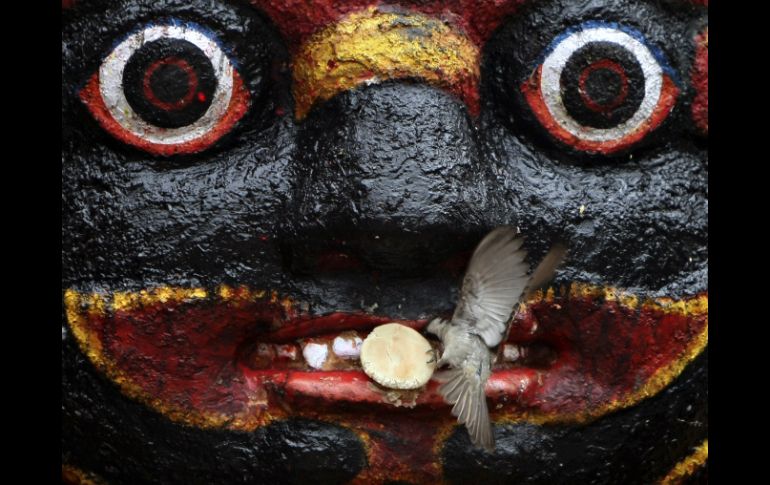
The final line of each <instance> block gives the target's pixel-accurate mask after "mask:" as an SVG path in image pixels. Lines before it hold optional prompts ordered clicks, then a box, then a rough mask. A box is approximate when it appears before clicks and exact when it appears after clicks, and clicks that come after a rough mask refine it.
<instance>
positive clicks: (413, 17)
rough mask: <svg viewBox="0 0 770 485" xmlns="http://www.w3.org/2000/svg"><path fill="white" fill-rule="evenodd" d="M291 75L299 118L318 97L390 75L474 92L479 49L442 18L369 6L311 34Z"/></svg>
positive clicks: (394, 77)
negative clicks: (381, 9)
mask: <svg viewBox="0 0 770 485" xmlns="http://www.w3.org/2000/svg"><path fill="white" fill-rule="evenodd" d="M293 76H294V86H293V93H294V100H295V103H296V116H297V118H298V119H302V118H304V117H305V116H306V115H307V113H308V112H309V111H310V109H311V107H312V106H313V104H315V103H316V102H319V101H325V100H328V99H330V98H331V97H333V96H334V95H336V94H337V93H340V92H343V91H346V90H349V89H352V88H354V87H356V86H358V85H359V84H363V83H373V82H382V81H385V80H388V79H406V78H416V79H420V80H422V81H424V82H426V83H428V84H430V85H434V86H437V87H441V88H444V89H447V90H448V91H450V92H455V93H457V94H459V95H460V96H463V93H466V94H467V93H473V92H475V89H476V83H477V80H478V78H479V49H478V48H477V47H476V45H475V44H474V43H473V42H471V40H470V39H469V38H468V37H466V36H465V35H462V34H461V33H459V32H457V31H456V30H454V29H452V28H451V27H450V26H448V25H447V24H446V23H444V22H442V21H440V20H437V19H434V18H431V17H428V16H425V15H422V14H417V13H408V14H406V13H394V12H382V11H380V10H379V9H377V8H376V7H369V8H367V9H366V10H363V11H360V12H356V13H353V14H351V15H349V16H347V17H345V18H343V19H342V20H340V21H339V22H337V23H336V24H334V25H331V26H329V27H327V28H326V29H324V30H322V31H320V32H318V33H317V34H315V35H314V36H313V37H311V38H310V39H309V40H308V41H307V42H306V43H305V44H304V45H303V46H302V48H301V49H300V51H299V52H298V53H297V55H296V56H295V58H294V63H293ZM466 101H467V100H466Z"/></svg>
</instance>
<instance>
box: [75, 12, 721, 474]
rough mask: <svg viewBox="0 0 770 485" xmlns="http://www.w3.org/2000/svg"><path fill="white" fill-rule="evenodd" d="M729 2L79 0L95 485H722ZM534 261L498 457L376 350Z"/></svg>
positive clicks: (513, 349) (79, 367)
mask: <svg viewBox="0 0 770 485" xmlns="http://www.w3.org/2000/svg"><path fill="white" fill-rule="evenodd" d="M707 15H708V7H707V1H706V0H701V1H696V0H668V1H643V0H640V1H631V0H617V1H614V0H597V1H591V2H578V1H567V0H543V1H536V2H534V1H532V2H529V1H525V0H499V1H495V2H492V1H485V0H449V1H445V2H441V1H432V0H422V1H408V0H403V1H399V0H394V1H393V2H372V1H369V0H351V1H347V2H334V1H331V0H303V1H300V0H251V2H248V1H239V2H220V1H208V0H184V1H182V0H162V1H157V0H153V1H150V0H125V1H110V2H106V1H86V0H76V1H74V2H73V1H69V2H63V27H62V28H63V32H62V70H63V73H62V80H63V84H62V120H63V134H62V203H63V214H62V241H63V254H62V298H63V321H62V420H63V422H62V460H63V464H64V465H63V476H64V479H65V481H68V482H71V483H78V482H83V483H87V480H97V481H98V480H101V481H104V482H106V483H114V484H119V483H132V484H133V483H164V484H165V483H263V482H264V483H307V482H318V483H338V482H340V483H342V482H348V481H354V482H355V483H415V484H416V483H435V482H451V483H498V482H500V483H608V484H610V483H612V484H614V483H627V484H631V483H640V484H646V483H656V482H658V481H664V482H670V481H681V480H689V481H690V482H693V483H696V482H700V481H705V478H706V474H707V465H706V458H707V455H708V403H707V397H708V382H707V377H708V348H707V344H708V280H707V276H708V275H707V262H708V252H707V234H708V221H707V212H708V191H707V179H708V158H707V136H708V80H707V74H708V18H707ZM501 224H511V225H514V226H517V227H519V228H520V230H521V232H522V233H524V234H525V235H526V236H527V240H526V242H525V245H526V247H527V249H528V251H529V255H530V257H531V262H533V263H534V262H537V261H539V260H540V258H541V257H542V256H543V255H544V254H545V253H546V251H547V250H548V248H549V247H550V245H551V244H552V243H553V242H554V241H556V240H562V241H565V242H567V244H568V245H569V248H570V252H569V256H568V259H567V261H566V262H565V264H564V265H563V266H562V267H561V268H560V269H559V270H558V272H557V274H556V278H555V280H554V281H553V284H552V285H551V286H550V287H549V288H546V289H544V290H543V291H541V292H540V293H538V294H537V295H536V296H535V297H534V298H533V299H531V300H529V301H527V302H526V303H525V304H524V305H523V306H522V308H521V310H520V311H519V312H518V314H517V315H516V317H515V319H514V322H513V324H512V330H511V332H510V336H509V338H508V340H507V342H506V343H505V345H504V346H502V347H501V348H500V353H499V359H498V361H497V363H496V366H495V369H494V372H493V375H492V377H491V378H490V381H489V383H488V385H487V389H486V393H487V399H488V403H489V407H490V413H491V417H492V420H493V422H494V434H495V438H496V441H497V448H496V450H495V451H494V453H485V452H483V451H481V450H477V449H475V448H473V447H472V446H471V444H470V442H469V440H468V436H467V434H466V431H465V429H464V428H463V427H462V426H457V423H456V422H455V419H454V418H453V417H452V416H451V414H450V412H449V407H448V406H447V405H445V404H444V403H443V402H442V401H441V398H440V396H439V395H438V394H437V392H436V383H435V382H431V383H429V384H428V385H427V387H426V388H424V389H420V390H417V391H403V392H397V391H388V390H385V389H382V388H379V387H377V386H376V385H374V384H373V383H372V382H371V381H370V380H369V379H368V378H367V377H366V375H365V374H364V373H363V372H362V370H361V367H360V364H359V362H358V360H357V358H356V355H357V352H358V348H359V346H360V342H361V339H363V338H364V337H365V336H366V334H367V333H368V332H369V331H370V330H371V329H372V328H373V327H374V326H376V325H378V324H381V323H385V322H390V321H397V322H402V323H404V324H406V325H410V326H412V327H415V328H418V329H419V328H421V327H422V326H424V325H425V323H426V322H427V320H428V319H429V318H430V317H433V316H436V315H446V314H448V313H450V312H451V311H452V309H453V308H454V304H455V299H456V296H457V290H458V287H459V286H460V282H461V281H460V280H461V277H462V273H463V270H464V268H465V265H466V264H467V261H468V257H469V255H470V251H471V250H472V248H473V247H474V245H475V244H476V243H477V242H478V241H479V240H480V239H481V237H482V236H483V235H484V234H485V233H486V232H488V231H489V230H490V229H491V228H493V227H496V226H498V225H501Z"/></svg>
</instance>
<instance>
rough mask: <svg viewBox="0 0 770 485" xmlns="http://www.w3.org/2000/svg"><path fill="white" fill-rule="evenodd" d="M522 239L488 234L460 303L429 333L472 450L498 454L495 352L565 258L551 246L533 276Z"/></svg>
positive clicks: (442, 389)
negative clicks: (493, 408)
mask: <svg viewBox="0 0 770 485" xmlns="http://www.w3.org/2000/svg"><path fill="white" fill-rule="evenodd" d="M523 243H524V237H523V236H521V235H520V234H519V231H518V230H517V229H516V228H514V227H512V226H500V227H497V228H496V229H494V230H492V231H491V232H490V233H489V234H487V235H486V236H485V237H484V239H483V240H482V241H481V242H480V243H479V245H478V246H477V247H476V249H475V250H474V252H473V255H472V256H471V259H470V262H469V264H468V269H467V270H466V272H465V276H464V277H463V282H462V287H461V290H460V294H459V298H458V303H457V306H456V308H455V311H454V313H453V315H452V317H451V319H449V320H445V319H443V318H440V317H437V318H434V319H432V320H431V321H430V322H429V323H428V325H427V327H426V330H427V332H429V333H432V334H433V335H435V336H437V337H438V338H439V340H440V341H441V343H442V347H443V351H442V352H441V357H440V358H438V359H436V356H437V354H435V355H434V357H433V358H432V359H431V360H430V361H429V362H435V363H436V365H435V368H436V369H438V368H440V367H442V366H444V365H448V366H449V369H448V370H446V371H444V372H442V373H440V374H438V373H437V374H436V377H437V380H439V381H441V382H442V384H441V385H440V386H439V388H438V392H439V394H441V396H442V397H443V399H444V401H445V402H446V403H448V404H450V405H453V407H452V415H454V416H456V417H457V421H458V423H459V424H464V425H465V427H466V428H467V430H468V435H469V437H470V439H471V442H472V443H473V445H474V446H475V447H477V448H483V449H485V450H486V451H489V452H491V451H493V450H494V448H495V441H494V435H493V433H492V424H491V422H490V419H489V410H488V408H487V400H486V395H485V394H484V386H485V384H486V382H487V380H488V379H489V376H490V375H491V373H492V364H493V363H494V359H495V355H496V352H495V349H496V348H497V346H498V345H500V343H501V342H502V341H503V340H504V339H505V338H507V335H508V331H509V329H510V322H512V321H513V318H512V317H513V316H514V315H515V311H516V310H518V307H519V304H520V303H521V302H522V301H524V300H525V299H526V298H527V297H528V296H529V295H530V294H531V293H532V292H533V291H534V290H536V289H537V288H539V287H540V286H542V285H543V284H545V283H546V282H548V281H549V280H551V279H552V277H553V274H554V272H555V270H556V268H557V267H558V266H559V265H560V264H561V262H562V261H563V259H564V256H565V254H566V251H567V249H566V246H565V245H564V244H563V243H561V242H558V243H556V244H554V245H553V246H552V248H551V249H550V250H549V252H548V254H546V256H545V257H544V258H543V260H542V261H541V263H540V264H539V265H538V267H537V268H536V269H535V270H534V271H533V272H532V273H531V274H528V273H529V265H528V264H527V263H526V262H525V257H526V255H527V252H526V251H525V249H524V247H523Z"/></svg>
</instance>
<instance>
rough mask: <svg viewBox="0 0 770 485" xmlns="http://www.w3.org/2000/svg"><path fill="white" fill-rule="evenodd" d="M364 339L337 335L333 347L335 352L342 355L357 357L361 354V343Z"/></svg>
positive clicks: (349, 357)
mask: <svg viewBox="0 0 770 485" xmlns="http://www.w3.org/2000/svg"><path fill="white" fill-rule="evenodd" d="M362 342H363V341H362V340H361V338H360V337H353V338H352V339H350V338H349V337H348V338H345V337H335V339H334V343H333V344H332V349H333V350H334V353H335V354H337V355H338V356H340V357H343V358H347V359H357V358H358V356H359V355H361V343H362Z"/></svg>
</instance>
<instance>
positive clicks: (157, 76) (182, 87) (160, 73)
mask: <svg viewBox="0 0 770 485" xmlns="http://www.w3.org/2000/svg"><path fill="white" fill-rule="evenodd" d="M190 77H191V76H190V75H189V74H188V73H187V72H186V71H185V70H184V69H182V68H181V67H179V66H177V65H175V64H163V65H161V66H160V67H158V68H157V69H156V70H155V71H154V72H153V73H152V74H151V75H150V80H149V81H150V83H149V84H150V89H152V92H153V93H154V94H155V96H157V97H158V98H159V99H160V100H161V101H163V102H165V103H172V104H173V103H180V102H182V101H184V98H185V95H187V93H188V91H189V88H190V84H191V81H192V80H191V79H190Z"/></svg>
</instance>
